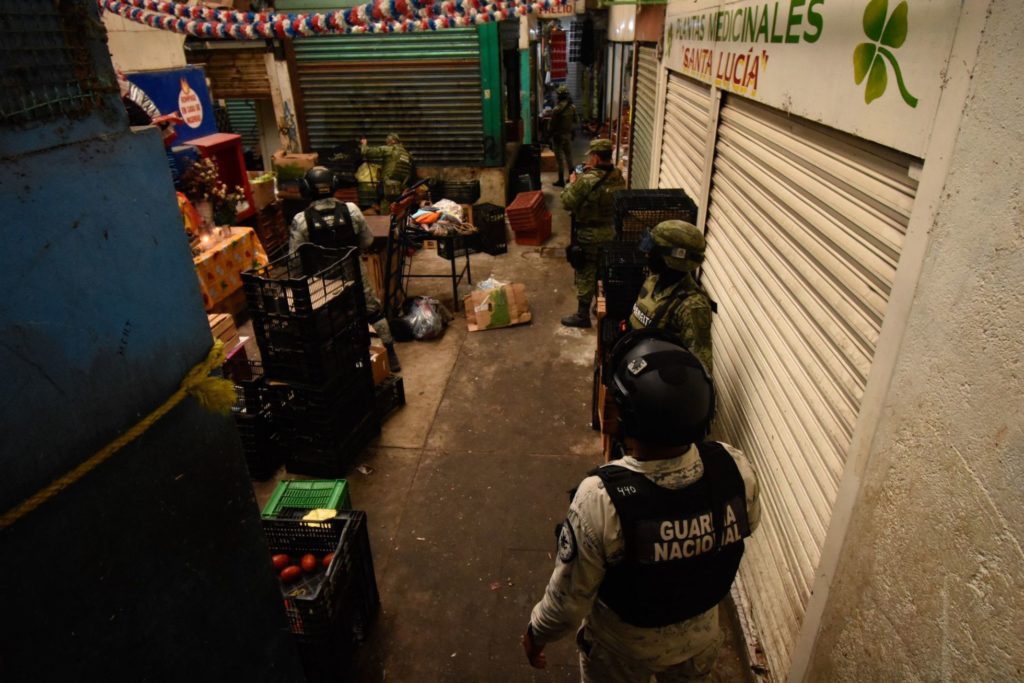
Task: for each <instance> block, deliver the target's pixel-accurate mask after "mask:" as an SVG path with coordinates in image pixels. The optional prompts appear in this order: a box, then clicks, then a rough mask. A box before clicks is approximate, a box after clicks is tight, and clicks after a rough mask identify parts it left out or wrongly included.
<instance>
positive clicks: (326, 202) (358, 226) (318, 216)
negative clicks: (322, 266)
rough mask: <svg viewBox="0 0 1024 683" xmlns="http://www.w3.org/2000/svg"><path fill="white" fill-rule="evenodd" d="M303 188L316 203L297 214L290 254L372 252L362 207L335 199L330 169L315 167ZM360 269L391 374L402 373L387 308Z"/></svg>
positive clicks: (334, 181) (371, 318)
mask: <svg viewBox="0 0 1024 683" xmlns="http://www.w3.org/2000/svg"><path fill="white" fill-rule="evenodd" d="M300 187H301V189H302V196H303V197H304V198H305V199H309V200H312V201H311V203H310V205H309V206H308V207H306V210H305V211H300V212H299V213H297V214H295V218H293V219H292V225H291V237H290V239H289V241H288V249H289V250H290V251H295V250H296V249H298V248H299V245H302V244H305V243H307V242H312V243H313V244H316V245H319V246H321V247H328V248H331V249H341V248H345V247H359V248H360V249H368V248H369V247H370V245H372V244H373V232H372V231H371V230H370V226H369V225H367V223H366V218H364V217H363V212H362V211H360V210H359V207H358V206H356V205H355V204H353V203H352V202H343V201H341V200H339V199H335V198H334V192H335V191H336V190H337V189H338V180H337V176H336V175H335V174H334V173H333V172H332V171H331V170H330V169H328V168H325V167H323V166H314V167H313V168H311V169H309V170H308V171H306V175H305V176H303V178H302V182H301V184H300ZM359 269H360V274H361V275H362V280H363V293H364V294H365V296H366V317H367V321H368V322H369V323H370V324H371V325H373V329H374V330H375V331H376V332H377V336H378V337H380V341H381V343H383V344H384V348H385V349H387V353H388V363H389V364H390V365H391V370H392V371H393V372H401V371H402V366H401V364H400V363H399V362H398V354H397V353H395V338H394V337H393V336H392V335H391V326H390V325H388V321H387V318H385V317H384V307H383V306H381V303H380V300H379V299H378V298H377V294H376V293H375V292H374V291H373V287H371V286H370V279H369V278H368V277H367V276H366V267H365V266H364V265H363V261H362V259H360V260H359Z"/></svg>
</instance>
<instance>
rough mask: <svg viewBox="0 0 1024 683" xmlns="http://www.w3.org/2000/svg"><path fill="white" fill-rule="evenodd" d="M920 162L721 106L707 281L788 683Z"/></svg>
mask: <svg viewBox="0 0 1024 683" xmlns="http://www.w3.org/2000/svg"><path fill="white" fill-rule="evenodd" d="M912 162H913V160H912V159H911V158H910V157H907V156H905V155H902V154H899V153H897V152H894V151H892V150H888V149H885V148H882V147H879V146H877V145H874V144H872V143H868V142H866V141H863V140H858V139H856V138H853V137H851V136H848V135H845V134H842V133H839V132H836V131H833V130H830V129H827V128H824V127H823V126H819V125H816V124H812V123H810V122H804V121H802V120H798V119H795V118H792V117H787V116H786V115H785V114H784V113H782V112H779V111H776V110H772V109H768V108H766V107H763V106H761V105H757V104H754V103H752V102H749V101H746V100H742V99H739V98H732V97H729V98H728V99H727V100H726V103H725V106H723V107H722V109H721V113H720V122H719V129H718V139H717V143H716V153H715V163H714V171H713V175H712V184H711V196H710V200H709V213H708V219H707V226H706V230H707V239H708V260H707V262H706V264H705V268H704V274H703V281H704V283H705V284H706V286H707V287H708V290H709V292H710V294H711V296H712V297H713V298H714V299H715V300H717V301H718V303H719V312H718V315H716V316H715V320H714V324H713V336H714V353H715V368H714V369H715V381H716V384H717V386H718V389H719V398H720V403H719V406H720V412H719V419H718V422H717V426H716V428H717V430H718V431H719V432H720V433H721V435H722V437H723V438H724V439H725V440H727V441H729V442H732V443H734V444H736V445H737V446H739V447H741V448H742V449H743V450H744V451H745V452H746V453H747V455H748V456H749V457H750V458H751V460H752V462H753V463H754V466H755V468H756V470H757V472H758V475H759V477H760V481H761V492H762V496H761V500H762V510H763V516H762V524H761V528H760V529H759V531H758V532H757V533H756V534H755V535H754V537H753V538H752V539H751V541H750V543H749V544H748V546H747V548H748V551H747V559H745V560H744V563H743V567H742V568H741V579H742V581H743V582H744V586H745V587H746V593H747V595H748V596H749V598H750V600H751V603H752V607H753V612H754V617H755V619H756V621H757V623H758V627H759V631H760V632H761V635H762V636H763V637H764V639H765V641H766V642H765V646H766V651H767V654H768V658H769V663H770V665H771V668H772V670H773V673H774V675H775V676H776V677H777V678H778V679H779V680H781V678H782V677H783V676H784V675H785V672H786V671H787V670H788V665H789V661H790V655H791V653H792V648H793V644H794V641H795V639H796V636H797V633H798V630H799V627H800V622H801V620H802V618H803V613H804V608H805V606H806V604H807V601H808V598H809V595H810V591H811V586H812V583H813V576H814V571H815V568H816V567H817V565H818V560H819V557H820V552H821V547H822V544H823V543H824V540H825V534H826V530H827V529H828V525H829V522H830V519H831V516H832V507H833V504H834V502H835V499H836V492H837V489H838V485H839V479H840V476H841V474H842V471H843V467H844V462H845V459H846V454H847V451H848V449H849V446H850V439H851V436H852V433H853V428H854V424H855V422H856V420H857V415H858V412H859V410H860V403H861V398H862V397H863V395H864V387H865V384H866V382H867V376H868V372H869V369H870V367H871V363H872V359H873V356H874V352H875V344H876V342H877V340H878V334H879V330H880V328H881V325H882V319H883V318H884V316H885V309H886V304H887V302H888V298H889V293H890V290H891V287H892V282H893V278H894V276H895V273H896V264H897V262H898V261H899V257H900V250H901V247H902V244H903V238H904V234H905V232H906V226H907V221H908V219H909V216H910V211H911V207H912V205H913V203H914V195H915V193H916V190H917V183H916V181H914V180H911V179H910V177H909V176H908V168H909V167H910V165H911V163H912Z"/></svg>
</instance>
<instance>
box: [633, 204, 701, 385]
mask: <svg viewBox="0 0 1024 683" xmlns="http://www.w3.org/2000/svg"><path fill="white" fill-rule="evenodd" d="M704 249H705V242H704V235H703V234H702V233H701V232H700V230H698V229H697V228H696V227H695V226H693V225H691V224H690V223H685V222H683V221H677V220H673V221H663V222H661V223H658V224H657V225H656V226H654V229H653V230H651V232H650V233H649V234H648V235H646V236H645V237H644V239H643V241H641V243H640V251H642V252H644V253H646V254H647V258H648V265H649V267H650V271H651V276H650V277H648V278H647V281H646V282H644V285H643V287H642V288H641V289H640V295H639V296H638V297H637V300H636V303H635V304H633V313H632V315H630V317H629V325H630V327H631V328H633V329H634V330H639V329H643V328H646V327H655V328H658V329H661V330H665V331H666V332H668V333H670V334H672V335H673V336H674V337H677V338H678V339H679V341H681V342H682V344H683V346H685V347H686V348H688V349H690V351H693V353H694V354H695V355H696V356H697V357H698V358H700V360H701V362H702V363H704V366H705V367H706V368H707V369H708V372H711V371H712V369H713V365H712V361H713V358H712V353H711V311H712V307H711V299H710V298H709V297H708V295H707V293H706V292H705V291H704V290H703V289H702V288H701V286H700V285H698V284H697V281H696V280H694V278H693V272H694V271H696V270H697V269H698V268H699V267H700V265H701V264H702V263H703V262H704Z"/></svg>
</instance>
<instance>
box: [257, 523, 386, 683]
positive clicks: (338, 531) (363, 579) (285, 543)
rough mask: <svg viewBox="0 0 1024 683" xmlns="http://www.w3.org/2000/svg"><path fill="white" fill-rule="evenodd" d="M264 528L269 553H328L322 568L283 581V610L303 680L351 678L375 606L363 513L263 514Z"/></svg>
mask: <svg viewBox="0 0 1024 683" xmlns="http://www.w3.org/2000/svg"><path fill="white" fill-rule="evenodd" d="M263 531H264V533H265V534H266V536H267V544H268V545H269V546H270V552H271V555H276V554H278V553H281V554H286V555H289V556H291V557H293V558H300V557H302V556H303V555H305V554H306V553H311V554H313V555H314V556H315V557H317V558H323V557H324V556H326V555H327V554H328V553H333V559H332V560H331V561H330V563H329V564H328V565H327V567H326V568H325V569H324V570H323V571H322V572H317V573H316V574H313V575H304V576H303V578H302V579H301V580H300V583H297V584H291V585H287V586H286V585H282V593H283V594H284V609H285V614H286V615H287V617H288V626H289V629H290V630H291V632H292V633H293V634H294V636H295V638H296V641H297V643H298V646H299V654H300V656H301V659H302V666H303V669H304V672H305V674H306V680H308V681H310V682H311V683H320V682H321V681H322V682H325V683H326V682H327V681H342V680H351V664H352V657H353V654H354V650H355V646H356V645H357V644H358V643H359V642H361V641H363V640H365V638H366V636H367V634H368V632H369V628H370V626H371V625H372V624H373V622H374V620H375V619H376V617H377V613H378V611H379V609H380V594H379V593H378V590H377V580H376V578H375V575H374V570H373V555H372V553H371V549H370V538H369V535H368V533H367V524H366V513H364V512H359V511H354V510H339V511H338V512H337V516H336V517H334V518H333V519H327V520H324V521H319V522H309V521H303V520H301V519H287V518H269V519H268V518H264V519H263Z"/></svg>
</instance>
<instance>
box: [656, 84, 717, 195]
mask: <svg viewBox="0 0 1024 683" xmlns="http://www.w3.org/2000/svg"><path fill="white" fill-rule="evenodd" d="M710 118H711V95H710V91H709V88H708V86H706V85H704V84H702V83H698V82H696V81H693V80H691V79H689V78H687V77H685V76H680V75H678V74H675V73H672V72H669V74H668V89H667V90H666V94H665V122H664V129H663V131H662V134H661V164H660V167H661V170H660V172H659V175H658V187H681V188H683V189H684V190H686V194H688V195H690V197H691V198H692V199H694V200H695V201H696V200H698V198H699V197H700V186H701V181H702V180H703V176H704V146H705V144H706V142H707V134H708V125H709V120H710Z"/></svg>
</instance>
